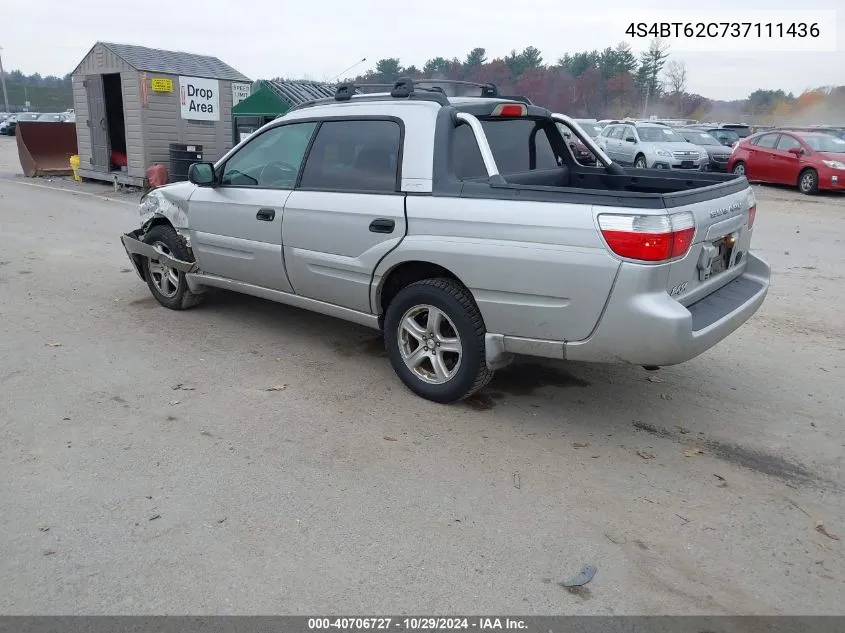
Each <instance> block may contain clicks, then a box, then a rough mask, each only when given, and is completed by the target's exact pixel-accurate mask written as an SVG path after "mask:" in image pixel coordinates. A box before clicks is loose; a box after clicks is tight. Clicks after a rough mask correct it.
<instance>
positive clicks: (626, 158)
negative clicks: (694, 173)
mask: <svg viewBox="0 0 845 633" xmlns="http://www.w3.org/2000/svg"><path fill="white" fill-rule="evenodd" d="M597 141H598V144H599V147H601V148H602V149H603V150H604V151H605V152H607V155H608V156H609V157H610V158H612V159H613V160H614V161H616V162H617V163H619V164H620V165H633V166H634V167H637V168H638V169H645V168H653V169H704V168H705V166H706V165H707V163H708V162H709V160H710V159H709V157H708V155H707V152H705V151H703V150H702V149H701V148H699V147H697V146H695V145H693V144H692V143H689V142H688V141H687V140H686V139H685V138H684V137H683V136H681V135H680V134H678V132H677V131H675V130H674V129H672V128H671V127H669V126H668V125H661V124H659V123H617V124H613V125H608V126H607V127H605V128H604V129H603V130H602V131H601V134H599V136H598V138H597Z"/></svg>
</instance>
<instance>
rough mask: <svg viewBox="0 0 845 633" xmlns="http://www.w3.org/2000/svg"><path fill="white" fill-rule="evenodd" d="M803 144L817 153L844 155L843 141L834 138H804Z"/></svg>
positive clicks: (844, 145) (844, 142) (844, 146)
mask: <svg viewBox="0 0 845 633" xmlns="http://www.w3.org/2000/svg"><path fill="white" fill-rule="evenodd" d="M802 139H803V140H804V142H805V143H806V144H807V145H809V146H810V147H812V148H813V149H814V150H816V151H817V152H834V153H836V154H845V141H843V140H842V139H841V138H836V137H835V136H822V135H819V136H804V137H802Z"/></svg>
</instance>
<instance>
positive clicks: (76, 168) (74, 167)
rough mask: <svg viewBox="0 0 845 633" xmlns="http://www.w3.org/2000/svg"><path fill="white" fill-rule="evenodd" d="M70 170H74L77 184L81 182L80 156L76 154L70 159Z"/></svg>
mask: <svg viewBox="0 0 845 633" xmlns="http://www.w3.org/2000/svg"><path fill="white" fill-rule="evenodd" d="M70 168H71V169H72V170H73V179H74V180H75V181H77V182H79V181H81V180H82V178H80V177H79V154H74V155H73V156H71V157H70Z"/></svg>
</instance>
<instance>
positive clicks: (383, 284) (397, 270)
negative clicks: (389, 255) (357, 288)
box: [372, 259, 472, 323]
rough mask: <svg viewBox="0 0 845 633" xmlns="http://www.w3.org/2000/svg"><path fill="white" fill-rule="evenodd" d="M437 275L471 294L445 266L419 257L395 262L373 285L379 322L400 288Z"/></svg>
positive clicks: (373, 300)
mask: <svg viewBox="0 0 845 633" xmlns="http://www.w3.org/2000/svg"><path fill="white" fill-rule="evenodd" d="M438 277H441V278H446V279H453V280H454V281H456V282H458V283H459V284H461V285H462V286H463V287H464V288H466V290H467V292H469V293H470V295H472V291H471V290H470V289H469V288H468V287H467V285H466V284H465V283H464V282H463V281H462V280H461V278H460V277H458V275H456V274H455V273H454V272H452V271H451V270H449V269H448V268H446V267H445V266H441V265H440V264H435V263H434V262H430V261H426V260H421V259H409V260H406V261H402V262H397V263H395V264H393V265H392V266H391V267H390V268H389V269H388V270H387V271H385V273H384V274H383V275H381V278H380V279H379V281H378V283H377V284H376V285H375V287H374V291H373V296H372V305H373V309H374V312H376V313H377V314H378V315H379V322H380V323H381V321H382V320H383V319H384V313H385V312H386V311H387V306H388V305H390V302H391V301H392V300H393V298H394V297H395V296H396V295H397V294H398V293H399V292H400V291H401V290H402V288H405V287H406V286H409V285H410V284H412V283H415V282H417V281H422V280H423V279H436V278H438Z"/></svg>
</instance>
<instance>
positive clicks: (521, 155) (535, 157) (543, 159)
mask: <svg viewBox="0 0 845 633" xmlns="http://www.w3.org/2000/svg"><path fill="white" fill-rule="evenodd" d="M481 125H482V127H483V128H484V134H485V135H486V136H487V142H488V143H489V144H490V149H491V150H492V152H493V158H494V159H495V161H496V166H497V167H498V168H499V172H500V173H502V174H516V173H521V172H526V171H531V170H533V169H554V168H555V167H558V161H557V157H556V155H555V152H554V150H553V149H552V145H551V142H550V141H549V137H548V135H547V133H546V128H545V126H544V125H543V124H542V122H536V121H534V120H532V119H504V120H486V121H482V122H481ZM452 164H453V166H454V170H455V175H456V176H457V177H458V178H459V179H461V180H464V179H467V178H486V177H487V170H486V169H485V167H484V160H483V159H482V158H481V151H480V150H479V149H478V142H477V141H476V139H475V135H474V134H473V132H472V128H470V127H469V126H468V125H466V124H464V125H459V126H458V127H457V128H455V133H454V138H453V145H452Z"/></svg>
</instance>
